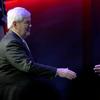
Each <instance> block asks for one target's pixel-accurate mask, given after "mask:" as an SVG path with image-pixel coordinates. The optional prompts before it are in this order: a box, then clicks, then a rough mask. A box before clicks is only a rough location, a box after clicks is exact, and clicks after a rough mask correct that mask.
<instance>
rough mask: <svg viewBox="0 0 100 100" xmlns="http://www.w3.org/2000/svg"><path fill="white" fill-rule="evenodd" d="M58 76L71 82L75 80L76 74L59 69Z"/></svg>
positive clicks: (65, 69) (66, 69)
mask: <svg viewBox="0 0 100 100" xmlns="http://www.w3.org/2000/svg"><path fill="white" fill-rule="evenodd" d="M57 75H58V76H59V77H63V78H68V79H70V80H72V79H75V78H76V77H77V76H76V73H75V72H74V71H72V70H69V69H68V68H57Z"/></svg>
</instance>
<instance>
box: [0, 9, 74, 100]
mask: <svg viewBox="0 0 100 100" xmlns="http://www.w3.org/2000/svg"><path fill="white" fill-rule="evenodd" d="M7 26H8V29H9V31H8V32H7V34H6V35H5V36H4V37H3V38H2V40H1V42H0V95H1V97H0V100H22V99H23V98H24V100H27V99H29V98H30V99H29V100H31V97H32V96H33V97H34V96H35V94H34V93H32V92H31V93H29V87H31V85H34V83H32V84H31V82H32V79H33V78H34V77H40V76H41V77H47V78H49V79H52V78H53V77H56V76H59V77H62V78H68V79H70V80H72V79H74V78H76V73H75V72H74V71H71V70H69V69H68V68H55V67H51V66H47V65H43V64H38V63H35V62H34V60H33V57H32V55H31V52H30V49H29V47H28V45H27V43H26V42H25V40H24V39H25V38H26V37H27V36H29V35H30V28H31V14H30V12H29V11H27V10H26V9H25V8H22V7H16V8H14V9H11V10H9V11H8V13H7ZM32 100H33V99H32ZM36 100H37V99H36Z"/></svg>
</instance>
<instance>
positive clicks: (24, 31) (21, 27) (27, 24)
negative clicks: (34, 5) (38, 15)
mask: <svg viewBox="0 0 100 100" xmlns="http://www.w3.org/2000/svg"><path fill="white" fill-rule="evenodd" d="M30 28H31V18H30V17H26V18H24V20H23V21H20V22H17V31H18V33H19V34H20V35H21V36H22V37H23V38H26V37H27V36H29V35H30Z"/></svg>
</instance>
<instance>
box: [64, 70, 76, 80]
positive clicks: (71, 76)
mask: <svg viewBox="0 0 100 100" xmlns="http://www.w3.org/2000/svg"><path fill="white" fill-rule="evenodd" d="M65 77H66V78H68V79H70V80H72V79H75V78H76V77H77V75H76V73H75V72H74V71H71V70H69V69H67V71H66V76H65Z"/></svg>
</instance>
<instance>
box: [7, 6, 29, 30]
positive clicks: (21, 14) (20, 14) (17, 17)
mask: <svg viewBox="0 0 100 100" xmlns="http://www.w3.org/2000/svg"><path fill="white" fill-rule="evenodd" d="M30 16H31V13H30V12H29V11H28V10H26V9H25V8H22V7H15V8H13V9H10V10H9V11H8V12H7V27H8V29H9V28H11V27H12V25H13V22H14V21H22V20H23V19H24V18H25V17H30Z"/></svg>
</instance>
